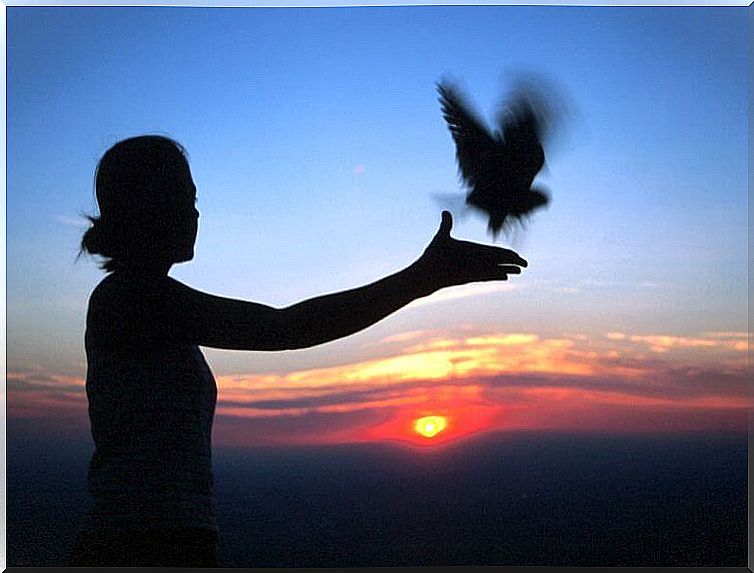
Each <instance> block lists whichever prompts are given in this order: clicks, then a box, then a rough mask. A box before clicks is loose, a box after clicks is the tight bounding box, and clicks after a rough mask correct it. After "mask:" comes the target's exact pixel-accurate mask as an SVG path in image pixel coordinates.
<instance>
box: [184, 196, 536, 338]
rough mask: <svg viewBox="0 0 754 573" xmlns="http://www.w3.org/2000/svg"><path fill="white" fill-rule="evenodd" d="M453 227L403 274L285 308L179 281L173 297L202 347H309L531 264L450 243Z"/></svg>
mask: <svg viewBox="0 0 754 573" xmlns="http://www.w3.org/2000/svg"><path fill="white" fill-rule="evenodd" d="M452 226H453V221H452V218H451V216H450V213H448V212H447V211H445V212H443V214H442V223H441V225H440V229H439V230H438V232H437V234H436V235H435V237H434V238H433V240H432V242H431V243H430V244H429V246H428V247H427V249H426V250H425V251H424V253H423V254H422V255H421V257H419V259H417V260H416V261H415V262H414V263H413V264H411V265H410V266H408V267H407V268H405V269H403V270H402V271H399V272H397V273H395V274H393V275H390V276H388V277H386V278H383V279H381V280H378V281H376V282H374V283H372V284H369V285H366V286H363V287H359V288H355V289H352V290H347V291H343V292H339V293H335V294H329V295H324V296H319V297H316V298H312V299H309V300H306V301H303V302H300V303H297V304H294V305H292V306H289V307H285V308H281V309H276V308H272V307H269V306H265V305H261V304H256V303H250V302H245V301H238V300H232V299H227V298H221V297H216V296H212V295H208V294H205V293H201V292H198V291H195V290H193V289H189V288H188V287H186V286H184V285H181V284H180V283H177V282H173V289H174V292H173V294H172V296H173V300H174V301H176V302H177V303H178V305H177V307H178V308H180V309H181V312H180V313H181V315H184V316H185V317H186V321H185V324H184V326H183V328H184V329H185V332H184V334H185V335H187V336H188V337H189V339H191V340H192V342H194V343H196V344H199V345H202V346H211V347H216V348H227V349H237V350H289V349H294V348H306V347H309V346H314V345H317V344H322V343H324V342H329V341H331V340H335V339H338V338H342V337H344V336H348V335H350V334H353V333H355V332H358V331H360V330H363V329H364V328H367V327H368V326H371V325H372V324H374V323H376V322H378V321H379V320H381V319H383V318H385V317H386V316H388V315H390V314H392V313H393V312H395V311H396V310H398V309H400V308H401V307H403V306H405V305H407V304H408V303H410V302H411V301H413V300H415V299H417V298H421V297H424V296H427V295H430V294H432V293H433V292H435V291H437V290H439V289H441V288H444V287H448V286H453V285H460V284H465V283H469V282H477V281H493V280H506V279H507V278H508V275H509V274H517V273H520V272H521V268H520V267H522V266H523V267H525V266H526V265H527V263H526V261H525V260H523V259H522V258H521V257H519V256H518V255H517V254H516V253H515V252H513V251H510V250H508V249H502V248H499V247H492V246H486V245H480V244H476V243H470V242H466V241H458V240H456V239H453V238H451V236H450V230H451V228H452ZM181 322H183V321H181Z"/></svg>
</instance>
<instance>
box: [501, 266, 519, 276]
mask: <svg viewBox="0 0 754 573" xmlns="http://www.w3.org/2000/svg"><path fill="white" fill-rule="evenodd" d="M497 271H498V272H500V273H504V274H506V275H520V274H521V267H514V266H512V265H498V267H497Z"/></svg>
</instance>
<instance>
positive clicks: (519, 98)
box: [437, 81, 550, 240]
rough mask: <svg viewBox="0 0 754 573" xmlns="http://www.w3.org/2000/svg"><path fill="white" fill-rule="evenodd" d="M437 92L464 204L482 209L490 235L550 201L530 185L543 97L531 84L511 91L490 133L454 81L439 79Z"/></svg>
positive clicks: (540, 156) (543, 122) (537, 162)
mask: <svg viewBox="0 0 754 573" xmlns="http://www.w3.org/2000/svg"><path fill="white" fill-rule="evenodd" d="M437 91H438V93H439V102H440V104H441V108H442V114H443V117H444V118H445V121H446V123H447V124H448V128H449V130H450V133H451V135H452V137H453V141H454V142H455V146H456V160H457V163H458V171H459V175H460V176H461V179H462V180H463V182H464V184H465V186H466V187H467V190H468V191H467V194H466V204H467V205H468V206H469V207H471V208H475V209H477V210H479V211H481V212H483V213H484V214H486V216H487V217H488V231H489V232H490V234H491V235H492V237H493V240H494V239H496V238H497V236H498V234H499V232H500V230H501V229H502V230H504V231H506V232H507V231H510V230H512V229H513V225H514V223H515V222H518V223H521V224H523V219H524V217H526V216H528V215H529V214H530V213H532V212H533V211H535V210H537V209H539V208H541V207H544V206H546V205H548V204H549V202H550V197H549V194H548V192H547V191H546V190H545V189H542V188H535V187H532V182H533V181H534V178H535V177H536V176H537V174H538V173H539V172H540V170H541V169H542V167H543V166H544V164H545V152H544V148H543V146H542V139H543V137H544V135H545V128H546V127H547V123H548V122H547V119H548V118H547V112H548V109H547V106H546V105H545V100H544V98H542V97H541V94H537V93H536V92H535V91H533V90H532V89H531V87H527V88H526V89H519V90H517V91H515V92H513V93H512V94H511V95H510V97H509V98H508V100H507V101H506V102H505V103H504V106H503V109H502V111H501V113H500V114H499V116H498V118H497V120H498V126H497V131H495V132H491V131H490V130H489V129H488V128H487V126H486V125H485V124H484V123H483V121H482V120H480V119H479V118H478V117H477V115H476V114H475V113H474V112H473V111H472V110H471V109H470V107H469V106H468V104H467V103H466V100H465V98H464V97H463V95H462V94H461V93H460V91H459V90H458V88H457V87H456V86H454V85H453V84H451V83H449V82H442V81H441V82H438V83H437Z"/></svg>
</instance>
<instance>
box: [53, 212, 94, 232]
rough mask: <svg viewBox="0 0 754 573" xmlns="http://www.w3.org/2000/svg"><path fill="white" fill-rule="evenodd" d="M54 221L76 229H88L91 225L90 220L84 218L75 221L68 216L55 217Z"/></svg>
mask: <svg viewBox="0 0 754 573" xmlns="http://www.w3.org/2000/svg"><path fill="white" fill-rule="evenodd" d="M54 219H55V220H56V221H57V222H58V223H62V224H63V225H66V226H68V227H75V228H77V229H86V228H87V227H88V226H89V225H90V223H89V220H88V219H86V218H84V217H81V218H78V219H74V218H73V217H69V216H67V215H54Z"/></svg>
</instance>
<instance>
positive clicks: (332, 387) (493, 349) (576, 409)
mask: <svg viewBox="0 0 754 573" xmlns="http://www.w3.org/2000/svg"><path fill="white" fill-rule="evenodd" d="M739 334H740V333H737V334H736V335H731V333H705V334H699V335H693V336H678V335H670V334H636V333H630V332H626V333H623V332H620V333H618V332H608V333H606V334H604V335H599V336H588V335H585V334H572V335H563V336H558V337H547V336H543V335H541V334H536V333H531V332H486V333H484V332H482V333H476V334H474V335H470V333H467V334H464V335H463V336H441V335H440V334H439V333H438V332H437V331H435V332H425V331H409V332H405V333H401V334H397V335H393V336H390V337H385V338H384V339H382V341H387V342H388V343H389V344H393V345H397V348H393V347H389V348H390V352H391V354H389V355H388V356H386V357H382V358H376V359H370V360H362V361H356V362H353V363H351V364H344V365H339V366H333V367H327V368H316V369H307V370H296V371H291V372H287V373H281V374H234V375H229V376H219V377H218V378H217V384H218V388H219V401H218V405H217V416H218V418H217V419H218V422H219V425H218V428H220V430H218V432H219V433H217V434H216V438H217V440H218V443H226V444H227V443H232V444H236V445H240V444H241V442H244V443H246V444H247V445H249V444H252V443H253V444H280V443H291V444H293V443H315V442H317V443H336V442H349V441H364V440H408V441H411V440H418V439H420V438H418V437H417V436H416V435H415V434H414V433H412V430H411V427H412V426H411V423H412V420H413V419H415V418H416V417H419V416H420V415H443V416H447V418H448V420H449V426H448V429H447V430H446V432H445V434H447V436H446V437H447V439H451V438H452V437H455V438H458V437H459V436H464V435H469V434H472V433H475V432H480V431H489V430H496V429H497V430H500V429H529V430H537V429H540V430H544V429H553V428H556V429H561V430H566V431H571V430H578V429H583V428H591V429H592V430H595V431H596V429H601V430H604V431H612V430H614V431H649V430H651V429H655V430H658V431H659V430H660V429H662V430H663V431H671V430H673V429H674V428H675V429H676V430H680V429H683V428H686V429H693V428H697V429H699V428H707V429H714V428H718V429H721V428H722V429H731V428H739V429H740V427H739V426H740V424H741V423H742V422H741V418H740V416H739V413H740V412H741V411H745V410H746V408H747V407H749V406H750V404H751V399H750V397H749V393H748V364H747V353H746V352H745V351H744V348H743V347H742V346H741V344H744V345H745V346H746V348H748V335H747V337H744V336H741V335H739ZM657 348H661V349H662V352H657V351H656V350H655V349H657ZM7 381H8V413H9V417H16V418H29V419H31V418H39V419H44V418H48V419H49V418H51V417H55V416H60V415H63V414H64V413H66V412H67V413H68V414H66V415H69V414H70V413H71V412H75V413H76V415H78V416H80V417H82V419H85V416H86V397H85V394H84V381H83V380H82V379H81V378H77V377H74V376H62V375H55V374H51V373H49V372H46V371H44V370H42V369H31V370H28V371H12V372H8V373H7ZM705 412H706V413H708V414H709V417H708V418H705V417H704V413H705ZM724 412H728V413H729V416H728V417H727V418H726V416H725V415H724V414H723V413H724ZM663 413H665V414H667V415H668V420H675V422H676V423H677V426H673V425H672V424H670V423H669V422H666V421H663V418H662V415H663ZM609 414H610V415H612V416H613V418H612V420H613V422H611V421H610V420H611V418H610V415H609ZM743 419H744V420H745V417H744V418H743ZM233 420H235V421H233ZM242 423H243V424H247V426H246V427H248V428H249V431H248V432H247V433H246V434H244V435H245V438H244V439H243V440H242V439H241V438H240V437H238V436H233V435H231V433H230V429H229V428H238V427H240V426H239V425H241V424H242ZM611 423H612V425H611ZM741 427H744V428H745V424H743V426H741ZM222 428H225V429H226V430H222ZM446 437H443V438H442V439H446Z"/></svg>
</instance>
